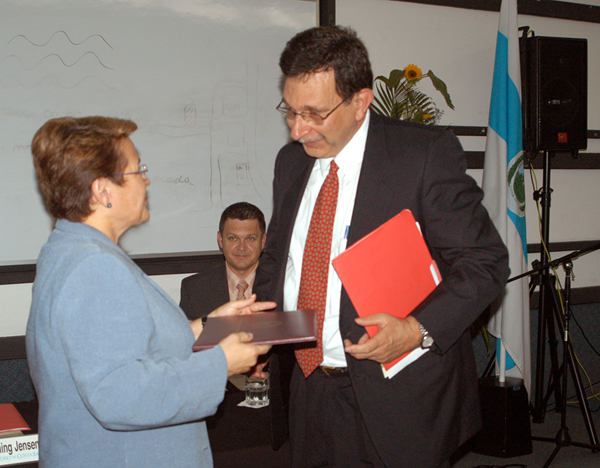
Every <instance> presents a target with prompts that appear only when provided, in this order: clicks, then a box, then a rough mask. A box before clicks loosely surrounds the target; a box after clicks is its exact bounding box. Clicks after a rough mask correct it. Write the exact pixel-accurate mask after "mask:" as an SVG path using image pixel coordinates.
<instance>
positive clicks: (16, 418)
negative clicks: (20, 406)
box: [0, 403, 31, 434]
mask: <svg viewBox="0 0 600 468" xmlns="http://www.w3.org/2000/svg"><path fill="white" fill-rule="evenodd" d="M30 430H31V428H30V427H29V426H28V425H27V423H26V422H25V420H24V419H23V416H21V413H19V411H18V410H17V408H15V405H13V404H12V403H0V434H2V433H6V432H17V431H30Z"/></svg>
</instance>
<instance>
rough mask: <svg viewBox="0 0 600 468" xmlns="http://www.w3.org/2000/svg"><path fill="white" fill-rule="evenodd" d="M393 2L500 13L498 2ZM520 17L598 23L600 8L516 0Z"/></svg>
mask: <svg viewBox="0 0 600 468" xmlns="http://www.w3.org/2000/svg"><path fill="white" fill-rule="evenodd" d="M390 1H395V2H408V3H421V4H423V5H435V6H446V7H453V8H463V9H467V10H481V11H500V3H501V2H500V0H390ZM517 9H518V12H519V14H520V15H530V16H541V17H544V18H557V19H564V20H572V21H583V22H587V23H600V7H598V6H594V5H584V4H581V3H570V2H559V1H556V0H551V1H549V0H518V1H517Z"/></svg>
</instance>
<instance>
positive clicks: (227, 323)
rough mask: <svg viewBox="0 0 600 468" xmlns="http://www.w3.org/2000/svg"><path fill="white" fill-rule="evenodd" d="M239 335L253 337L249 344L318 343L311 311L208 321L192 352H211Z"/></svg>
mask: <svg viewBox="0 0 600 468" xmlns="http://www.w3.org/2000/svg"><path fill="white" fill-rule="evenodd" d="M241 331H245V332H249V333H252V334H253V335H254V337H253V338H252V341H251V342H250V343H253V344H270V345H276V344H287V343H304V342H310V341H317V314H316V312H315V311H314V310H312V309H311V310H295V311H292V312H265V313H258V314H251V315H235V316H229V317H209V318H208V319H207V320H206V325H204V329H203V330H202V333H201V334H200V336H199V337H198V339H197V340H196V342H195V343H194V345H193V346H192V350H194V351H202V350H203V349H209V348H213V347H215V346H216V345H217V344H219V341H221V340H222V339H223V338H225V337H227V336H229V335H231V334H232V333H236V332H241Z"/></svg>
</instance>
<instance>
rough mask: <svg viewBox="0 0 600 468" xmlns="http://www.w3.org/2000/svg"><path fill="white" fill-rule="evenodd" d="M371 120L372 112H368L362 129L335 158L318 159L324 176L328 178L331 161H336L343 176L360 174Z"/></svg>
mask: <svg viewBox="0 0 600 468" xmlns="http://www.w3.org/2000/svg"><path fill="white" fill-rule="evenodd" d="M370 120H371V111H370V110H368V111H367V115H366V116H365V120H364V121H363V123H362V125H361V126H360V128H359V129H358V130H357V131H356V133H355V134H354V135H353V136H352V138H351V139H350V141H349V142H348V143H347V144H346V146H344V147H343V148H342V150H341V151H340V152H339V153H338V154H337V155H336V156H335V157H334V158H328V159H317V164H318V166H319V168H320V170H321V173H322V174H323V177H327V174H328V173H329V166H330V164H331V161H333V160H334V159H335V163H336V164H337V165H338V167H339V168H340V171H341V173H342V174H344V175H345V176H347V177H352V176H353V175H357V174H358V173H359V172H360V167H361V164H362V160H363V157H364V155H365V147H366V144H367V134H368V133H369V121H370Z"/></svg>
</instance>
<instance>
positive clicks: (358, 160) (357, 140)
mask: <svg viewBox="0 0 600 468" xmlns="http://www.w3.org/2000/svg"><path fill="white" fill-rule="evenodd" d="M368 128H369V113H368V112H367V116H366V118H365V120H364V122H363V124H362V126H361V127H360V128H359V129H358V131H357V132H356V133H355V134H354V136H353V137H352V139H351V140H350V141H349V142H348V144H347V145H346V146H345V147H344V148H343V149H342V150H341V151H340V152H339V153H338V155H337V156H335V158H329V159H316V160H315V165H314V167H313V169H312V172H311V175H310V178H309V180H308V184H307V186H306V189H305V191H304V195H303V197H302V202H301V204H300V209H299V211H298V216H297V217H296V222H295V224H294V230H293V232H292V239H291V243H290V250H289V253H288V260H287V265H286V272H285V285H284V297H283V305H284V310H296V308H297V305H298V292H299V289H300V276H301V274H302V257H303V255H304V245H305V243H306V237H307V236H308V227H309V225H310V220H311V217H312V212H313V208H314V206H315V202H316V201H317V196H318V195H319V191H320V190H321V186H322V185H323V182H324V181H325V178H326V177H327V174H328V173H329V166H330V165H331V161H332V160H333V159H335V163H336V164H337V165H338V167H339V170H338V173H337V174H338V179H339V191H338V203H337V209H336V212H335V220H334V222H333V235H332V241H331V259H334V258H335V257H337V256H338V255H339V254H340V253H342V252H343V251H344V250H345V249H346V243H347V241H348V239H347V237H348V231H349V229H350V222H351V220H352V212H353V211H354V200H355V198H356V187H357V186H358V178H359V176H360V169H361V166H362V161H363V157H364V153H365V144H366V141H367V133H368ZM341 293H342V282H341V280H340V278H339V276H338V275H337V273H336V272H335V269H334V268H333V265H332V264H331V261H330V263H329V276H328V282H327V303H326V306H325V321H324V324H323V363H322V365H324V366H333V367H346V366H347V364H346V355H345V353H344V345H343V340H342V338H341V335H340V327H339V316H340V297H341Z"/></svg>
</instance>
